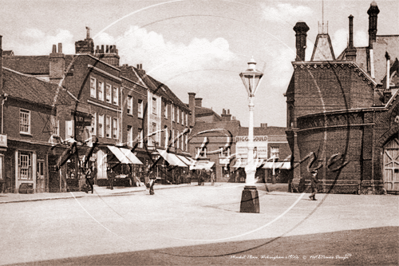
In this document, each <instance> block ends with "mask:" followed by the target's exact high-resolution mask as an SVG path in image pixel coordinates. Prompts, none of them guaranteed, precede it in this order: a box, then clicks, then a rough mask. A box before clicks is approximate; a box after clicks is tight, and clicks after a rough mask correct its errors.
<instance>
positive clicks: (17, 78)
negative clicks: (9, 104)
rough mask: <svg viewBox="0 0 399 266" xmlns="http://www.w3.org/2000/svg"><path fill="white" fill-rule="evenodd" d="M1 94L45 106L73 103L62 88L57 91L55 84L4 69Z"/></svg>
mask: <svg viewBox="0 0 399 266" xmlns="http://www.w3.org/2000/svg"><path fill="white" fill-rule="evenodd" d="M2 93H7V94H8V95H9V97H13V98H17V99H20V100H24V101H27V102H31V103H37V104H44V105H47V106H55V105H60V104H65V105H68V104H70V103H71V101H73V99H72V98H71V96H69V94H68V93H67V92H66V91H65V90H64V88H59V89H58V85H56V84H53V83H49V82H46V81H43V80H40V79H38V78H36V77H32V76H29V75H26V74H22V73H18V72H16V71H14V70H11V69H8V68H4V67H3V90H2ZM56 96H57V97H56Z"/></svg>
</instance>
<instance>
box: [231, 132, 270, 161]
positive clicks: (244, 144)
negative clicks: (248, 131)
mask: <svg viewBox="0 0 399 266" xmlns="http://www.w3.org/2000/svg"><path fill="white" fill-rule="evenodd" d="M267 140H268V137H267V136H254V150H255V151H256V153H257V158H259V159H267ZM247 157H248V136H237V137H236V158H241V159H244V158H247Z"/></svg>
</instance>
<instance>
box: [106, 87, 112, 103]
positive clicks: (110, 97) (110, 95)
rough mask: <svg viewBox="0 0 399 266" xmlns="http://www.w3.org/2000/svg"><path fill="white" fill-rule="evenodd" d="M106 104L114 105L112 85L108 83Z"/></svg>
mask: <svg viewBox="0 0 399 266" xmlns="http://www.w3.org/2000/svg"><path fill="white" fill-rule="evenodd" d="M105 102H107V103H112V85H111V84H108V83H107V84H106V85H105Z"/></svg>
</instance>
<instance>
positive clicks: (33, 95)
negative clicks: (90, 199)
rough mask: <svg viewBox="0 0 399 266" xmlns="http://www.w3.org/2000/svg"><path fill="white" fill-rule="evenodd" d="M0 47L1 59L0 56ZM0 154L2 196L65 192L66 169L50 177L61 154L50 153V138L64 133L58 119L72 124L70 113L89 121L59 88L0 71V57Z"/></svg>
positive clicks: (53, 150)
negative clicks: (54, 190) (5, 194)
mask: <svg viewBox="0 0 399 266" xmlns="http://www.w3.org/2000/svg"><path fill="white" fill-rule="evenodd" d="M0 43H1V42H0ZM1 52H2V51H1V47H0V54H1ZM0 91H1V134H0V136H1V144H0V146H1V148H0V175H1V178H0V181H1V183H2V184H1V190H2V191H3V192H9V193H17V192H19V191H26V190H29V191H30V192H49V191H51V190H52V188H54V189H58V190H60V189H62V188H65V181H66V171H65V170H66V167H64V168H62V171H60V172H54V171H53V169H54V168H55V167H56V164H57V159H58V158H59V156H60V155H61V154H62V152H63V151H64V150H65V148H64V147H57V148H54V141H56V140H55V139H54V136H59V135H61V134H64V133H65V128H64V127H62V128H61V127H60V126H59V123H57V120H58V118H59V117H61V116H62V117H64V118H67V119H71V108H75V107H76V110H79V113H80V115H79V117H81V118H89V119H90V113H89V112H88V110H85V109H84V108H81V107H80V106H79V105H78V103H77V102H76V101H75V100H74V98H73V97H72V96H71V95H69V94H68V93H67V92H66V91H65V90H64V88H63V87H59V86H58V85H56V84H52V83H49V82H46V81H43V80H40V79H38V78H36V77H34V76H31V75H27V74H23V73H20V72H18V71H15V70H12V69H9V68H6V67H3V57H2V56H1V55H0Z"/></svg>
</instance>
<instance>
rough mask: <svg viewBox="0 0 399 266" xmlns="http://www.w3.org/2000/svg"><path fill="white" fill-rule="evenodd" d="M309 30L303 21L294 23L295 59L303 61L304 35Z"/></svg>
mask: <svg viewBox="0 0 399 266" xmlns="http://www.w3.org/2000/svg"><path fill="white" fill-rule="evenodd" d="M308 30H309V27H308V25H306V23H305V22H303V21H300V22H297V23H296V24H295V27H294V31H295V33H296V34H295V36H296V40H295V46H296V58H295V61H305V50H306V36H307V34H306V33H307V32H308Z"/></svg>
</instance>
